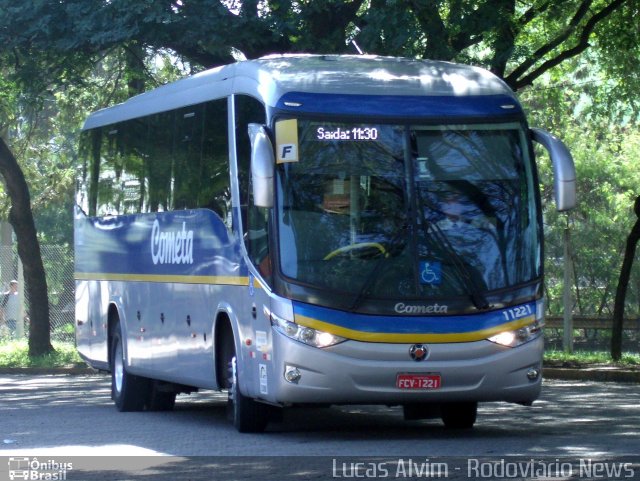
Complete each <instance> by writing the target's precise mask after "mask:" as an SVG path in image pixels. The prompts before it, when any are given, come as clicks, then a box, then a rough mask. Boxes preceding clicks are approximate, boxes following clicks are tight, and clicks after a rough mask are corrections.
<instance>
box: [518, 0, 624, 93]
mask: <svg viewBox="0 0 640 481" xmlns="http://www.w3.org/2000/svg"><path fill="white" fill-rule="evenodd" d="M626 1H627V0H614V1H613V2H611V3H610V4H609V5H607V6H606V7H604V8H603V9H602V10H600V11H599V12H598V13H596V14H594V15H593V16H592V17H591V18H590V19H589V21H588V22H587V23H586V24H585V26H584V28H583V29H582V32H581V34H580V38H579V40H578V44H577V45H576V46H574V47H572V48H569V49H567V50H564V51H563V52H561V53H559V54H558V55H556V56H555V57H554V58H552V59H550V60H547V61H546V62H544V63H543V64H542V65H541V66H540V67H538V68H537V69H535V70H533V71H532V72H531V73H530V74H529V75H527V76H526V77H523V78H522V79H520V80H518V79H517V77H516V76H514V72H515V71H514V72H512V73H511V74H510V75H509V77H507V79H506V81H507V83H508V84H509V85H510V86H511V87H512V88H513V89H514V90H519V89H521V88H523V87H526V86H528V85H531V84H532V83H533V81H534V80H535V79H537V78H538V77H540V75H542V74H544V73H545V72H547V71H548V70H550V69H552V68H553V67H555V66H556V65H559V64H560V63H562V62H563V61H565V60H567V59H569V58H571V57H575V56H576V55H579V54H580V53H582V52H584V51H585V50H586V49H587V48H589V47H590V45H589V37H590V36H591V34H592V33H593V30H594V29H595V27H596V26H597V25H598V23H600V22H601V21H602V20H604V19H605V18H606V17H608V16H609V15H611V14H612V13H613V12H614V11H615V10H616V9H618V8H619V7H621V6H622V5H623V4H624V3H625V2H626ZM538 60H539V59H538Z"/></svg>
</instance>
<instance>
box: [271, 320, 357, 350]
mask: <svg viewBox="0 0 640 481" xmlns="http://www.w3.org/2000/svg"><path fill="white" fill-rule="evenodd" d="M269 317H270V319H271V325H272V326H273V327H274V328H275V329H276V330H277V331H278V332H281V333H282V334H284V335H285V336H287V337H288V338H290V339H293V340H295V341H299V342H302V343H304V344H308V345H309V346H313V347H329V346H333V345H334V344H339V343H341V342H343V341H346V339H345V338H344V337H340V336H336V335H334V334H330V333H328V332H323V331H318V330H317V329H312V328H311V327H306V326H301V325H299V324H296V323H295V322H291V321H287V320H285V319H282V318H281V317H278V316H276V315H275V314H273V313H270V316H269Z"/></svg>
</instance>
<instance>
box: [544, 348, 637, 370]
mask: <svg viewBox="0 0 640 481" xmlns="http://www.w3.org/2000/svg"><path fill="white" fill-rule="evenodd" d="M544 360H545V362H546V363H553V364H555V363H563V364H570V365H588V364H613V360H612V359H611V354H610V353H609V352H604V351H576V352H573V353H568V352H564V351H546V352H545V353H544ZM615 364H616V365H619V366H629V367H631V366H640V354H630V353H627V354H624V355H623V356H622V358H621V359H620V361H619V362H616V363H615Z"/></svg>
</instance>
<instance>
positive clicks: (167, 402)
mask: <svg viewBox="0 0 640 481" xmlns="http://www.w3.org/2000/svg"><path fill="white" fill-rule="evenodd" d="M150 385H151V389H150V390H149V399H148V401H147V409H148V410H149V411H172V410H173V407H174V406H175V404H176V395H177V393H176V392H175V390H173V389H172V387H171V385H170V384H167V383H163V382H161V381H153V380H152V381H150Z"/></svg>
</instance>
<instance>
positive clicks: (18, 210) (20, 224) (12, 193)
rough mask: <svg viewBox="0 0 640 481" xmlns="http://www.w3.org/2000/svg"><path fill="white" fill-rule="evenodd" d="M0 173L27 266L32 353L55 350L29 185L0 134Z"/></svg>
mask: <svg viewBox="0 0 640 481" xmlns="http://www.w3.org/2000/svg"><path fill="white" fill-rule="evenodd" d="M0 175H2V177H3V179H4V184H5V187H6V189H7V194H8V195H9V198H10V199H11V208H10V210H9V222H10V223H11V225H12V226H13V230H14V232H15V234H16V239H17V244H18V255H19V256H20V259H21V260H22V265H23V267H24V279H25V288H26V292H27V295H28V297H29V317H30V319H31V323H30V328H29V355H30V356H40V355H43V354H47V353H49V352H51V351H53V347H52V346H51V335H50V325H49V297H48V293H47V279H46V277H45V272H44V266H43V264H42V256H41V255H40V243H39V242H38V237H37V235H36V226H35V223H34V221H33V213H32V212H31V198H30V195H29V187H28V186H27V182H26V180H25V178H24V174H23V173H22V170H21V169H20V166H19V165H18V162H17V160H16V158H15V156H14V155H13V153H12V152H11V150H10V149H9V147H8V146H7V144H6V143H5V141H4V139H2V138H0Z"/></svg>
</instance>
